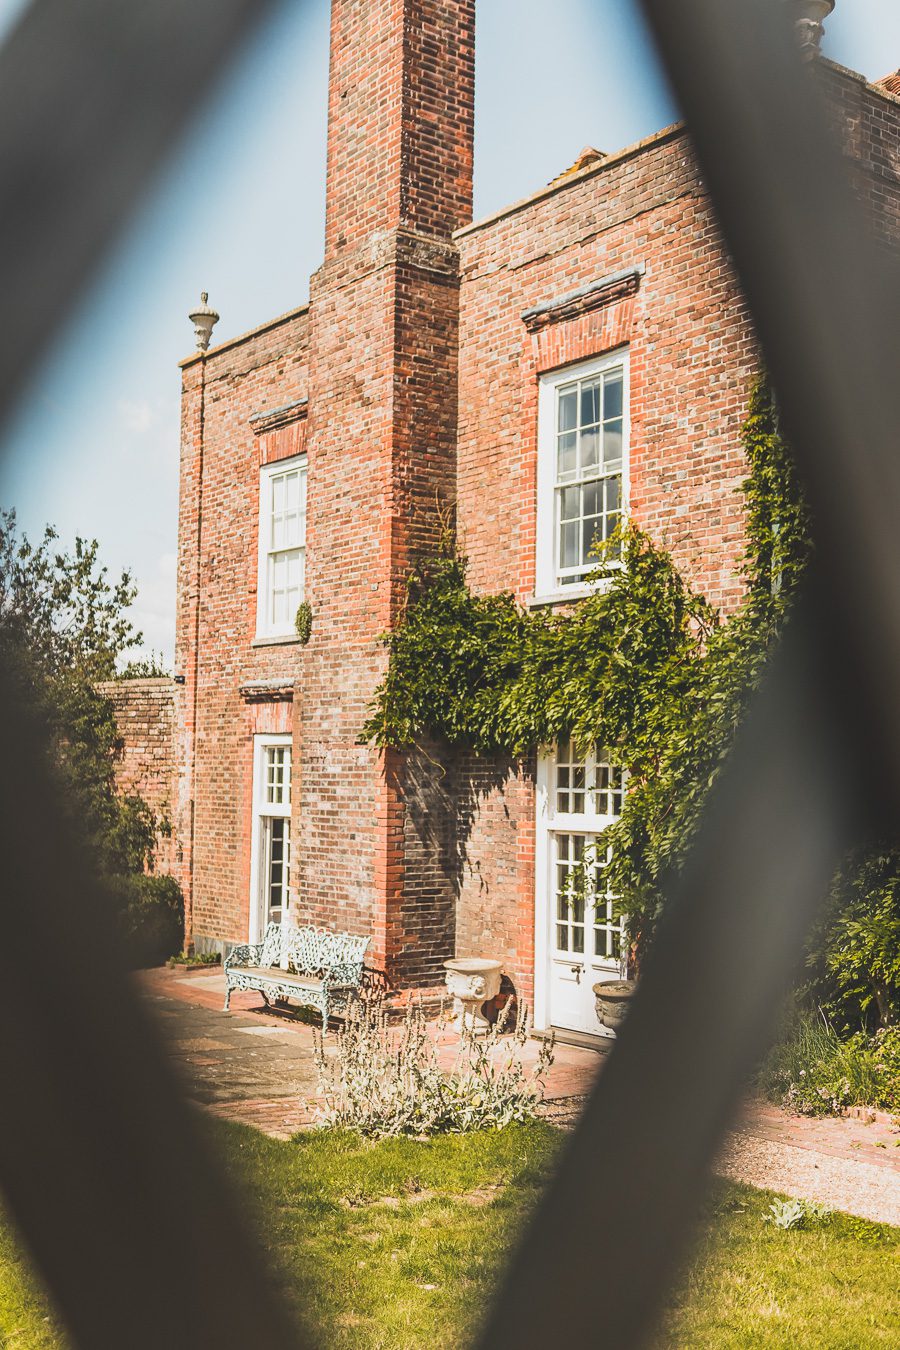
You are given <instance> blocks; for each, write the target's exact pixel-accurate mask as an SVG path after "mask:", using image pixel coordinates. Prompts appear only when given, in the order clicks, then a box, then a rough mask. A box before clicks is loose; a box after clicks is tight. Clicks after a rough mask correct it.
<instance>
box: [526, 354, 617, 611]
mask: <svg viewBox="0 0 900 1350" xmlns="http://www.w3.org/2000/svg"><path fill="white" fill-rule="evenodd" d="M627 469H628V359H627V352H622V351H619V352H615V353H612V354H611V355H609V356H606V357H603V358H602V359H600V360H596V361H591V362H585V363H584V364H582V365H579V366H572V367H569V368H568V369H567V370H563V371H554V372H552V373H551V374H548V375H544V376H542V378H541V383H540V390H539V401H538V502H537V514H538V520H537V568H536V587H535V589H536V594H537V596H538V597H539V598H541V597H544V598H552V597H554V596H555V595H559V596H560V598H565V597H566V596H574V595H577V594H583V593H584V589H585V585H584V584H585V582H586V580H587V578H588V576H589V575H590V573H591V572H592V571H593V570H594V568H596V566H597V558H596V556H595V554H594V549H595V547H596V545H597V544H598V543H601V542H603V541H604V540H607V539H609V537H610V536H611V535H612V534H613V533H614V532H615V530H616V529H617V527H618V525H619V523H620V521H621V520H622V516H623V513H624V510H625V492H626V479H627Z"/></svg>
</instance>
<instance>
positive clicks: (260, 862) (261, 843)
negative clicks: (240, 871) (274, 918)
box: [248, 733, 293, 942]
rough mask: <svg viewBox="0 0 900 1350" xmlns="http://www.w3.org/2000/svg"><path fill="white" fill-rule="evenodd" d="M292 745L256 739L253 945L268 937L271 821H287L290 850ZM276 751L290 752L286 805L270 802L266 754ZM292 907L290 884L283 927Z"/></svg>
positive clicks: (282, 737)
mask: <svg viewBox="0 0 900 1350" xmlns="http://www.w3.org/2000/svg"><path fill="white" fill-rule="evenodd" d="M292 744H293V738H292V736H291V735H290V734H289V733H287V734H284V733H278V734H275V733H273V734H267V735H259V736H254V737H253V802H252V811H253V821H252V831H253V833H252V836H251V841H250V923H249V934H248V941H249V942H262V940H263V938H264V937H265V929H266V926H267V925H266V916H267V913H268V901H267V897H266V895H265V891H264V888H265V886H266V884H267V880H268V878H267V876H266V870H267V869H266V862H267V848H266V839H267V822H268V821H270V820H276V819H281V820H287V822H288V847H289V848H290V820H291V775H292V770H293V765H292V759H293V756H292V750H291V747H292ZM275 747H277V748H282V749H287V751H288V789H287V800H286V801H284V802H268V801H266V795H267V794H266V764H267V753H266V752H267V751H268V750H269V749H272V748H275ZM289 856H290V855H289ZM290 903H291V891H290V883H288V888H287V903H286V905H285V906H284V909H283V910H282V915H281V922H282V923H285V921H286V920H287V919H288V912H287V911H289V909H290Z"/></svg>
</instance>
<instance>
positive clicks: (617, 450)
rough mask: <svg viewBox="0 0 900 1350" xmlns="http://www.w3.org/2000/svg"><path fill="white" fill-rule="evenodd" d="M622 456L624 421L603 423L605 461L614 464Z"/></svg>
mask: <svg viewBox="0 0 900 1350" xmlns="http://www.w3.org/2000/svg"><path fill="white" fill-rule="evenodd" d="M621 458H622V422H621V420H620V421H618V422H604V423H603V462H604V464H613V463H615V461H616V460H617V459H621Z"/></svg>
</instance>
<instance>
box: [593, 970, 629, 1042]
mask: <svg viewBox="0 0 900 1350" xmlns="http://www.w3.org/2000/svg"><path fill="white" fill-rule="evenodd" d="M636 989H637V980H601V981H600V983H599V984H595V985H594V999H595V1003H596V1008H597V1017H598V1018H599V1020H600V1021H601V1022H602V1023H603V1025H604V1026H605V1027H609V1029H610V1031H618V1030H619V1028H620V1027H621V1025H622V1023H623V1022H624V1021H625V1018H626V1017H627V1016H628V1009H629V1006H630V1004H631V1000H632V998H633V997H634V991H635V990H636Z"/></svg>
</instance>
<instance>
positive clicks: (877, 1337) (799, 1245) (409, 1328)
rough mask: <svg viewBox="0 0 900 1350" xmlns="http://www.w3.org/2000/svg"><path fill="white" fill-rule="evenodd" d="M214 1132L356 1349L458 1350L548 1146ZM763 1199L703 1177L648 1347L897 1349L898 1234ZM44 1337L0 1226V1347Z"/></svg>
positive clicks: (531, 1131) (48, 1349)
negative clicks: (771, 1212) (701, 1194)
mask: <svg viewBox="0 0 900 1350" xmlns="http://www.w3.org/2000/svg"><path fill="white" fill-rule="evenodd" d="M214 1129H215V1133H216V1134H217V1136H218V1138H219V1140H220V1142H221V1144H222V1146H223V1148H224V1149H225V1151H226V1153H227V1155H228V1160H229V1170H231V1171H232V1172H236V1173H238V1174H240V1175H242V1176H243V1177H245V1178H246V1181H247V1183H248V1186H249V1190H250V1193H251V1194H253V1195H255V1196H256V1197H257V1198H258V1208H259V1212H260V1213H265V1216H266V1222H265V1226H264V1229H263V1233H264V1237H263V1241H264V1242H265V1244H266V1246H267V1247H268V1248H269V1250H270V1251H271V1253H272V1264H273V1269H276V1270H278V1271H279V1272H280V1274H279V1279H280V1280H281V1281H282V1283H283V1286H284V1288H285V1290H286V1292H287V1294H288V1297H289V1298H290V1299H291V1300H293V1301H294V1302H295V1303H296V1304H297V1306H298V1307H301V1306H302V1307H306V1308H309V1309H311V1310H312V1311H313V1314H314V1316H315V1317H316V1319H317V1320H318V1322H319V1323H320V1325H321V1326H322V1327H323V1329H324V1334H323V1336H322V1339H321V1341H320V1343H321V1344H323V1345H329V1346H340V1347H350V1346H353V1347H360V1348H363V1347H364V1348H365V1350H375V1347H378V1348H379V1350H386V1348H387V1347H397V1348H398V1350H399V1347H419V1346H423V1347H432V1346H434V1347H446V1348H447V1350H450V1348H451V1347H452V1348H453V1350H458V1348H459V1347H460V1343H461V1342H460V1327H461V1326H462V1327H468V1328H469V1330H470V1331H471V1330H472V1329H473V1328H474V1321H475V1320H476V1319H477V1317H478V1313H479V1310H480V1309H481V1308H483V1307H484V1305H485V1302H486V1300H487V1298H488V1297H489V1294H490V1290H491V1288H492V1286H493V1283H494V1280H495V1278H496V1273H497V1270H498V1268H499V1266H500V1265H502V1263H503V1261H504V1260H505V1258H506V1257H507V1256H508V1253H509V1251H510V1248H511V1246H512V1245H513V1244H514V1242H515V1240H516V1237H517V1234H518V1233H519V1232H520V1231H521V1227H522V1223H523V1220H524V1217H525V1214H526V1212H527V1211H528V1209H529V1207H530V1206H531V1205H532V1204H533V1202H534V1200H535V1197H536V1196H537V1194H538V1191H539V1189H540V1187H541V1185H542V1184H543V1182H544V1180H545V1178H546V1177H547V1175H548V1173H549V1170H550V1169H551V1167H552V1161H553V1157H554V1154H555V1152H556V1149H557V1147H558V1144H559V1135H558V1134H557V1133H556V1131H554V1130H552V1129H551V1128H550V1127H548V1126H545V1125H534V1126H510V1127H509V1128H508V1129H506V1130H503V1131H501V1132H499V1133H496V1134H478V1135H469V1136H466V1137H462V1136H450V1137H444V1138H440V1139H435V1140H432V1141H430V1142H428V1143H419V1142H416V1141H413V1140H388V1141H384V1142H381V1143H367V1142H364V1141H360V1140H359V1139H357V1138H355V1137H352V1136H348V1135H337V1136H335V1135H322V1134H320V1135H316V1134H310V1135H306V1136H304V1137H303V1138H301V1139H300V1140H299V1141H297V1142H295V1143H292V1144H282V1143H278V1142H275V1141H273V1140H270V1139H266V1138H265V1137H264V1136H262V1135H260V1134H258V1133H257V1132H256V1131H254V1130H250V1129H244V1128H241V1127H238V1126H226V1125H221V1126H219V1125H217V1126H215V1127H214ZM771 1198H772V1197H771V1196H768V1195H766V1194H764V1193H762V1192H759V1191H753V1190H750V1189H749V1188H745V1187H740V1186H734V1185H726V1184H724V1183H723V1184H719V1185H717V1186H716V1188H715V1190H714V1193H713V1195H712V1196H711V1198H710V1201H709V1203H708V1205H707V1207H706V1211H705V1213H704V1219H703V1237H702V1239H701V1246H700V1251H699V1255H698V1259H697V1261H696V1262H695V1265H694V1268H693V1270H692V1272H691V1274H690V1275H689V1277H688V1278H687V1279H686V1281H685V1282H684V1287H683V1289H682V1290H681V1292H680V1294H679V1296H678V1298H677V1299H676V1300H675V1303H674V1306H673V1311H672V1315H671V1319H670V1324H669V1326H668V1328H667V1330H666V1332H665V1334H664V1335H663V1336H662V1337H661V1340H660V1345H661V1346H666V1347H684V1350H688V1347H689V1348H690V1350H696V1348H697V1347H710V1350H724V1348H725V1347H731V1346H733V1347H741V1350H744V1347H750V1346H765V1347H779V1346H785V1347H787V1346H791V1347H807V1346H822V1347H824V1346H828V1347H829V1348H830V1350H833V1348H834V1347H846V1348H847V1350H851V1347H852V1350H865V1347H869V1346H892V1347H893V1346H896V1345H898V1344H900V1279H898V1275H900V1230H895V1229H890V1228H884V1227H880V1226H878V1225H874V1224H868V1223H864V1222H863V1221H861V1220H855V1219H844V1218H833V1219H831V1220H830V1221H828V1222H827V1223H826V1224H825V1225H824V1226H821V1227H817V1228H815V1229H813V1230H811V1231H808V1232H804V1231H792V1232H781V1231H779V1230H777V1229H774V1228H772V1227H771V1226H769V1225H766V1224H763V1222H762V1218H763V1215H764V1214H765V1213H766V1211H767V1207H768V1204H769V1201H770V1200H771ZM598 1314H599V1310H598ZM62 1345H63V1342H62V1340H61V1338H60V1337H59V1336H58V1334H57V1333H56V1332H55V1331H54V1330H53V1326H52V1323H51V1322H50V1321H48V1320H47V1311H46V1309H45V1307H44V1306H43V1304H42V1302H41V1299H40V1298H39V1296H38V1295H37V1294H36V1293H35V1291H34V1288H33V1285H32V1283H31V1281H30V1279H29V1277H28V1275H27V1273H26V1272H25V1270H24V1269H23V1265H22V1262H21V1260H20V1259H19V1257H18V1256H17V1253H16V1249H15V1246H14V1244H13V1241H12V1239H11V1237H10V1234H9V1232H8V1230H5V1229H4V1228H3V1227H2V1225H0V1346H3V1347H7V1346H8V1347H10V1350H60V1347H61V1346H62Z"/></svg>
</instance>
